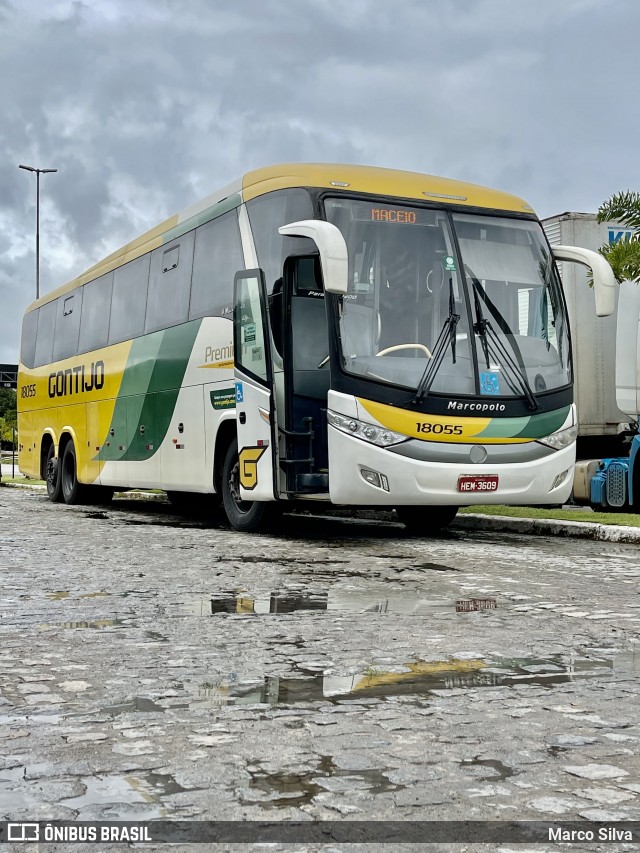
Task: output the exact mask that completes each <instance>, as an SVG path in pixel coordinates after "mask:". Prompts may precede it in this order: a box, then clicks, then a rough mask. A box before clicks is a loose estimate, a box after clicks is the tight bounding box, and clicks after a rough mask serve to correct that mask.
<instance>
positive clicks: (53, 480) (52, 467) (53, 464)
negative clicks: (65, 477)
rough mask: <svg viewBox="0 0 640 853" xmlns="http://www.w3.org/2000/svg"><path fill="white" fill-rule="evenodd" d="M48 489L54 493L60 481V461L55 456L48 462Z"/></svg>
mask: <svg viewBox="0 0 640 853" xmlns="http://www.w3.org/2000/svg"><path fill="white" fill-rule="evenodd" d="M45 479H46V481H47V488H48V489H49V491H54V490H55V488H56V486H57V480H58V461H57V459H56V458H55V456H52V457H51V459H49V461H48V462H47V471H46V477H45Z"/></svg>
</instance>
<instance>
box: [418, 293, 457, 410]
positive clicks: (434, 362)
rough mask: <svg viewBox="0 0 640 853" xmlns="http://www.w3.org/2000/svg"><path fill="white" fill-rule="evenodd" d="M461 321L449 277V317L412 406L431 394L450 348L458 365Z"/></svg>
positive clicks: (454, 361) (441, 331)
mask: <svg viewBox="0 0 640 853" xmlns="http://www.w3.org/2000/svg"><path fill="white" fill-rule="evenodd" d="M459 320H460V315H459V314H456V300H455V296H454V294H453V278H452V277H451V276H449V316H448V317H447V319H446V320H445V321H444V324H443V326H442V329H441V330H440V334H439V335H438V339H437V341H436V345H435V347H434V348H433V357H432V359H431V361H430V362H429V364H428V365H427V366H426V367H425V369H424V373H423V374H422V378H421V379H420V382H419V383H418V387H417V388H416V393H415V397H414V398H413V399H412V400H410V401H409V402H410V403H411V404H414V403H419V402H420V401H421V400H422V399H423V397H425V395H426V394H428V393H429V389H430V388H431V386H432V385H433V380H434V379H435V378H436V374H437V373H438V371H439V370H440V365H441V364H442V362H443V361H444V357H445V355H446V352H447V350H448V349H449V347H451V357H452V359H453V363H454V364H455V363H456V328H457V326H458V322H459Z"/></svg>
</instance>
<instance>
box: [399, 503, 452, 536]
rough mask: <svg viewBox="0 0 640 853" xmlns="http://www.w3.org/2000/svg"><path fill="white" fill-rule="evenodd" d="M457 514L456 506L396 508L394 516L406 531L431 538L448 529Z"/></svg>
mask: <svg viewBox="0 0 640 853" xmlns="http://www.w3.org/2000/svg"><path fill="white" fill-rule="evenodd" d="M457 512H458V507H457V506H398V507H396V514H397V516H398V518H399V519H400V521H401V522H402V523H403V524H404V526H405V527H406V528H407V530H409V531H410V532H411V533H415V534H417V535H419V536H432V535H433V534H434V533H437V532H438V531H439V530H442V529H443V528H444V527H448V526H449V525H450V524H451V522H452V521H453V519H454V518H455V517H456V513H457Z"/></svg>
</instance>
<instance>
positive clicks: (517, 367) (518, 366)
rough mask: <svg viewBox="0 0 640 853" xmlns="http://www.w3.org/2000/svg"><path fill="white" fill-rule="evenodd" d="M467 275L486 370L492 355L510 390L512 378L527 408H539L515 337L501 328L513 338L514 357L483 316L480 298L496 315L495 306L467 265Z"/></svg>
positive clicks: (512, 387) (476, 329)
mask: <svg viewBox="0 0 640 853" xmlns="http://www.w3.org/2000/svg"><path fill="white" fill-rule="evenodd" d="M466 269H467V275H468V278H469V280H470V281H471V284H472V286H473V297H474V304H475V310H476V318H477V319H476V322H475V323H474V325H473V331H474V332H475V333H476V335H478V337H479V338H480V340H481V341H482V351H483V353H484V357H485V360H486V362H487V370H489V369H490V367H491V365H490V360H489V356H490V355H493V356H494V357H495V359H496V361H499V362H500V363H501V365H502V367H503V369H504V371H505V372H504V374H503V375H504V378H505V380H506V381H507V383H508V385H509V387H510V388H511V390H512V391H514V392H515V391H516V388H515V387H514V384H513V382H514V380H515V382H516V383H517V384H518V385H519V386H520V388H521V390H522V392H523V393H524V395H525V397H526V398H527V403H528V405H529V408H530V409H531V410H532V411H533V410H536V409H539V408H540V403H538V400H537V399H536V396H535V394H534V393H533V391H532V389H531V385H529V380H528V379H527V371H526V367H525V366H524V361H523V360H522V354H521V352H520V349H519V348H518V345H517V343H516V341H515V337H514V335H513V333H510V332H507V331H505V330H504V329H503V333H504V335H505V337H506V336H507V335H509V334H510V335H511V337H512V338H513V343H512V345H513V350H514V352H515V353H516V355H517V360H516V358H514V357H513V353H511V352H509V350H508V349H507V347H506V346H505V345H504V343H503V341H502V340H501V339H500V336H499V335H498V333H497V332H496V331H495V329H494V328H493V326H492V325H491V323H490V321H489V320H487V318H486V317H485V316H484V312H483V310H482V304H481V299H484V301H485V303H486V304H487V307H488V308H489V310H490V311H491V312H492V313H493V315H494V316H496V310H497V309H495V307H493V306H492V303H491V300H490V299H489V297H488V296H487V294H486V293H485V292H484V291H483V290H482V289H481V287H480V281H479V280H478V279H477V278H476V276H474V275H473V273H472V272H471V270H470V269H469V268H468V267H467V268H466ZM507 368H508V369H509V371H510V374H511V375H509V374H507V372H506V369H507Z"/></svg>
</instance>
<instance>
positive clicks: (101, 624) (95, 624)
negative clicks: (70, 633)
mask: <svg viewBox="0 0 640 853" xmlns="http://www.w3.org/2000/svg"><path fill="white" fill-rule="evenodd" d="M122 624H123V620H122V619H94V620H93V621H91V622H60V623H59V624H56V625H53V624H49V623H46V622H45V623H43V624H41V625H38V628H39V629H40V630H41V631H45V630H50V629H52V628H69V629H74V630H75V629H80V628H91V629H93V630H95V631H99V630H102V629H103V628H117V627H118V626H120V625H122Z"/></svg>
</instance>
